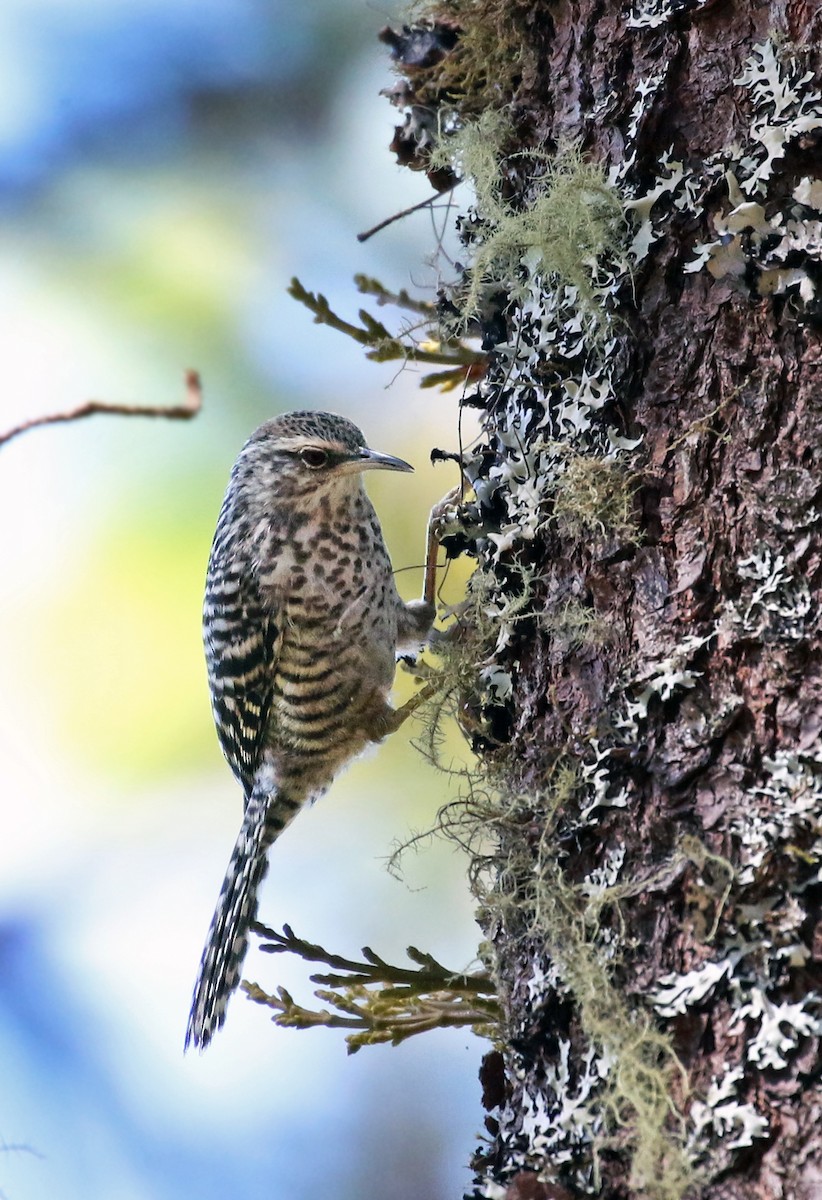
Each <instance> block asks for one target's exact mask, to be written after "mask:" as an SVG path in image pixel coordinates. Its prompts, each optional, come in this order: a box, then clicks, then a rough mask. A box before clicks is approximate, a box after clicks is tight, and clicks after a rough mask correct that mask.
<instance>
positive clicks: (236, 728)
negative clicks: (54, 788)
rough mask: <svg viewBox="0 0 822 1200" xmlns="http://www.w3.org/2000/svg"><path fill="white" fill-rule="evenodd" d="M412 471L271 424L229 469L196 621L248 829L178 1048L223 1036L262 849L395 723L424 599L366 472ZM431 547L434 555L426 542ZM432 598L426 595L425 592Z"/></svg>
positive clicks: (362, 449) (308, 430)
mask: <svg viewBox="0 0 822 1200" xmlns="http://www.w3.org/2000/svg"><path fill="white" fill-rule="evenodd" d="M375 469H381V470H388V471H411V470H413V468H412V467H411V466H409V464H408V463H406V462H403V460H402V459H401V458H392V457H391V456H390V455H387V454H379V453H378V452H377V451H375V450H370V449H369V448H368V446H367V445H366V443H365V439H364V437H363V435H362V433H361V432H360V430H359V429H358V428H357V427H356V426H355V425H352V423H351V422H350V421H347V420H346V419H345V418H344V417H338V416H334V415H332V414H331V413H323V412H293V413H287V414H285V415H284V416H280V417H275V418H274V419H273V420H271V421H266V423H265V424H264V425H261V426H260V428H259V429H257V430H256V432H255V433H253V434H252V435H251V437H250V438H249V440H248V441H247V442H246V444H245V446H244V447H243V449H242V450H241V451H240V455H239V457H238V459H237V461H236V462H235V464H234V468H233V470H232V472H231V478H230V481H229V485H228V490H227V492H226V496H225V500H224V501H223V506H222V509H221V511H220V516H219V520H218V522H217V530H216V533H215V535H214V542H213V545H212V548H211V557H210V559H209V564H208V573H207V577H206V594H205V605H204V613H203V634H204V640H205V652H206V661H207V665H208V680H209V686H210V689H211V703H212V711H213V714H214V721H215V724H216V726H217V735H218V737H219V739H220V742H221V745H222V748H223V752H224V753H225V756H226V758H227V759H228V762H229V765H230V767H231V769H232V771H233V772H234V774H235V775H236V777H237V779H238V780H239V782H240V783H241V785H242V788H243V792H244V795H245V814H244V816H243V822H242V825H241V827H240V832H239V835H238V837H237V841H236V843H235V845H234V850H233V852H232V855H231V861H230V862H229V864H228V870H227V871H226V875H225V879H224V881H223V886H222V890H221V892H220V897H219V899H218V901H217V907H216V910H215V912H214V916H213V918H212V921H211V928H210V930H209V933H208V938H207V940H206V944H205V949H204V950H203V955H202V959H201V960H200V969H199V974H198V976H197V982H196V984H195V986H194V995H193V998H192V1004H191V1013H190V1015H189V1019H188V1028H187V1030H186V1042H185V1044H186V1048H188V1046H189V1045H190V1044H191V1043H193V1044H194V1045H195V1046H198V1047H205V1046H207V1045H208V1043H209V1042H210V1041H211V1039H212V1037H213V1035H214V1033H215V1031H216V1030H217V1029H219V1028H220V1027H221V1026H222V1024H223V1022H224V1021H225V1012H226V1005H227V1003H228V1000H229V998H230V997H231V995H232V993H233V992H234V991H235V989H236V987H237V985H238V983H239V979H240V969H241V967H242V962H243V958H244V957H245V952H246V948H247V944H248V931H249V926H250V924H251V922H252V921H253V920H254V919H255V917H256V912H257V890H258V888H259V885H260V883H261V882H262V880H263V878H264V877H265V874H266V870H267V855H268V850H269V847H270V846H271V844H272V843H273V842H274V841H275V840H276V839H277V838H278V837H279V836H280V834H281V833H282V832H283V830H284V829H285V827H286V825H287V824H288V823H289V821H291V819H292V818H293V817H294V816H295V815H296V813H297V812H298V811H299V810H300V808H302V806H303V805H304V804H306V803H308V802H310V801H312V800H314V799H315V798H316V797H317V796H319V795H320V794H321V793H322V792H324V791H325V790H326V789H327V788H328V786H329V784H330V783H331V781H332V779H333V778H334V776H335V774H336V773H337V772H338V771H339V770H340V768H341V767H342V766H343V765H344V764H345V763H347V762H348V761H349V760H350V759H352V758H353V757H354V756H355V755H357V754H359V753H360V751H361V750H362V749H363V748H364V747H365V746H366V745H367V744H368V743H369V742H372V741H379V740H380V739H381V738H382V737H384V736H385V735H386V734H387V733H389V732H391V731H392V730H393V729H395V728H397V726H398V725H400V724H401V723H402V721H403V720H404V718H405V716H406V715H407V713H408V711H410V710H411V708H413V706H414V701H411V702H410V703H409V705H406V706H404V707H403V708H401V709H397V710H395V709H393V708H392V707H391V705H390V704H389V702H388V693H389V690H390V688H391V685H392V682H393V678H394V669H395V662H396V654H397V652H398V651H403V650H410V649H416V648H418V647H419V646H420V644H421V643H422V642H423V641H424V640H425V638H426V636H427V634H428V632H429V630H430V628H431V623H432V621H433V617H434V607H433V604H432V603H430V602H429V600H430V597H429V599H424V600H416V601H411V602H410V603H405V602H404V601H402V600H401V599H400V597H399V595H398V593H397V589H396V587H395V585H394V576H393V574H392V569H391V561H390V559H389V557H388V552H387V550H386V548H385V543H384V541H383V537H382V531H381V529H380V525H379V522H378V520H377V516H376V513H375V512H374V509H373V507H372V506H371V503H370V501H369V499H368V497H367V496H366V494H365V489H364V487H363V483H362V475H363V472H365V471H370V470H375ZM429 544H430V543H429ZM426 594H428V585H427V584H426Z"/></svg>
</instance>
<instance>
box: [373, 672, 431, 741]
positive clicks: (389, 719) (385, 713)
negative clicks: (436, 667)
mask: <svg viewBox="0 0 822 1200" xmlns="http://www.w3.org/2000/svg"><path fill="white" fill-rule="evenodd" d="M441 688H442V681H441V679H440V678H439V674H437V676H435V677H434V678H433V679H429V680H428V682H427V683H425V684H423V686H422V687H421V688H420V690H419V691H418V692H415V693H414V695H413V696H412V697H411V699H410V700H406V702H405V704H401V705H400V707H399V708H392V707H391V705H390V704H389V703H388V701H385V702H384V703H383V706H382V708H381V709H380V710H379V711H378V712H377V713H375V714H374V718H373V721H372V722H371V724H370V728H369V736H370V738H371V740H372V741H374V742H378V741H380V740H381V739H382V738H384V737H387V736H388V734H389V733H396V731H397V730H398V729H399V727H400V725H403V724H404V723H405V722H406V721H407V720H408V718H409V717H410V716H413V714H414V713H415V712H416V711H417V709H418V708H419V707H420V705H421V704H425V702H426V700H430V699H431V697H432V696H436V694H437V692H438V691H440V689H441Z"/></svg>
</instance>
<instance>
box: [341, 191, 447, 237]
mask: <svg viewBox="0 0 822 1200" xmlns="http://www.w3.org/2000/svg"><path fill="white" fill-rule="evenodd" d="M458 182H459V181H458ZM456 186H457V184H456V183H455V184H453V186H452V187H450V188H448V189H447V191H445V192H434V194H433V196H427V197H426V198H425V200H420V201H419V203H418V204H412V205H411V207H410V208H404V209H403V210H402V212H398V213H394V215H393V216H391V217H386V218H385V220H384V221H380V223H379V224H378V225H374V226H372V228H371V229H366V230H365V232H364V233H358V234H357V241H358V242H367V241H368V239H369V238H370V237H373V236H374V234H375V233H379V232H380V230H381V229H386V228H387V227H388V226H389V225H393V224H394V222H395V221H401V220H402V219H403V217H410V216H411V214H412V213H415V212H419V210H420V209H421V208H429V207H430V206H431V205H432V204H433V203H434V201H435V200H439V198H440V196H445V195H448V194H450V193H451V192H453V190H454V188H455V187H456Z"/></svg>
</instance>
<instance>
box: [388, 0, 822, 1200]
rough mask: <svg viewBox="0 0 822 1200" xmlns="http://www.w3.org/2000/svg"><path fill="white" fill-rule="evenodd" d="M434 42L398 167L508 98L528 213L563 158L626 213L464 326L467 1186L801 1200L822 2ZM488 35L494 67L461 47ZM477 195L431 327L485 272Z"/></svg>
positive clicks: (546, 19) (575, 17)
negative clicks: (481, 873)
mask: <svg viewBox="0 0 822 1200" xmlns="http://www.w3.org/2000/svg"><path fill="white" fill-rule="evenodd" d="M420 28H422V29H424V30H425V32H426V34H427V35H428V36H429V38H433V45H434V50H433V53H431V54H430V55H429V57H428V59H426V60H425V62H424V63H423V64H422V65H420V63H419V62H411V61H410V58H411V53H410V50H409V46H408V44H407V43H406V44H402V45H399V44H398V43H397V41H396V40H395V44H394V51H395V55H396V56H397V58H398V59H399V63H400V69H401V70H402V71H404V74H405V76H406V82H405V84H404V85H403V87H402V88H401V89H400V91H399V94H398V97H397V98H398V99H399V101H400V102H401V103H403V104H404V105H405V106H406V109H407V113H408V116H407V120H406V125H405V127H404V129H403V131H402V133H401V134H400V135H399V137H398V142H399V143H402V144H403V145H404V146H405V159H406V161H410V162H411V165H415V166H418V167H423V168H426V167H427V168H432V164H431V159H430V148H431V144H432V142H433V141H435V140H436V139H437V137H438V136H439V138H440V144H441V145H442V144H443V143H445V144H446V145H447V140H446V139H445V138H443V137H442V136H441V135H442V128H443V126H442V122H440V126H439V133H438V132H437V121H436V114H437V113H439V114H440V116H441V115H442V114H443V113H444V112H448V113H449V114H450V115H451V118H452V124H453V127H454V128H457V129H459V128H460V127H466V126H471V124H472V123H474V124H476V122H478V121H479V120H481V118H482V116H483V113H484V112H485V111H486V110H487V109H488V107H489V105H491V106H493V105H494V104H496V105H497V106H498V107H499V108H504V107H505V105H507V104H510V105H512V107H511V108H509V109H508V110H507V111H508V112H509V114H510V115H511V119H512V129H513V132H509V133H508V134H507V135H506V136H505V138H504V139H503V140H502V141H501V143H500V148H499V153H498V155H497V162H498V165H499V180H498V189H497V193H496V195H497V196H498V201H499V204H500V205H501V204H502V203H505V204H506V205H507V206H508V208H509V211H510V212H511V213H515V214H519V215H522V214H527V213H528V212H532V211H534V209H535V207H536V206H537V205H538V203H539V199H540V196H542V195H543V194H544V193H545V191H546V189H548V190H550V188H551V187H552V186H554V184H555V183H556V180H554V181H553V183H552V182H551V181H550V180H549V181H548V182H546V174H545V172H546V170H547V171H549V172H550V170H551V163H552V161H557V155H559V157H560V160H561V159H562V155H563V154H565V155H566V162H567V150H564V149H563V146H564V145H565V144H567V143H568V142H569V141H571V142H573V143H575V144H576V145H577V146H578V147H581V149H582V151H583V159H584V161H585V162H586V163H588V164H596V165H598V166H600V167H601V168H602V171H603V175H604V177H605V178H607V180H608V184H609V186H610V188H611V189H612V190H613V192H614V194H615V195H616V196H618V198H619V202H620V204H621V205H622V207H623V210H624V212H625V213H626V221H627V225H626V227H625V228H624V230H623V232H622V235H621V238H622V240H621V244H620V245H616V244H614V243H613V242H609V241H608V239H607V238H606V242H607V244H604V245H603V246H602V247H601V248H599V249H597V250H596V251H595V252H590V246H588V247H587V251H586V247H584V246H583V247H582V249H581V250H580V254H581V255H582V256H583V257H584V256H585V252H588V257H589V259H590V260H591V262H590V267H591V274H590V279H591V287H590V289H589V291H588V293H587V294H585V289H584V288H580V287H577V288H576V292H574V287H573V285H574V280H573V279H570V280H569V277H568V275H567V271H565V268H564V267H563V266H562V265H561V264H560V265H559V266H556V265H555V262H554V258H553V257H552V256H551V254H549V253H548V252H547V251H546V252H544V253H543V251H542V250H541V249H540V246H539V245H535V243H534V241H533V240H529V236H530V235H528V236H526V235H523V241H522V246H521V247H520V253H518V254H514V255H513V256H511V255H510V254H509V257H508V259H507V260H506V261H505V262H504V263H502V264H500V263H499V262H496V263H494V262H493V261H492V262H491V265H490V267H489V263H488V261H486V262H485V263H484V268H483V269H485V271H486V280H485V282H484V284H483V287H482V289H480V294H479V303H478V304H477V306H476V311H475V312H474V313H473V314H468V316H469V317H471V318H472V320H473V324H472V326H471V328H473V329H476V328H480V330H481V332H482V335H483V337H484V346H485V349H486V350H487V351H488V369H487V374H486V376H485V379H484V380H483V381H482V382H481V384H480V385H479V387H476V386H471V387H469V389H468V390H467V393H466V395H465V397H464V402H465V403H468V404H471V405H473V406H475V407H478V408H480V409H481V410H482V417H483V428H484V442H483V444H482V445H481V446H480V447H479V448H477V449H476V450H474V451H473V452H472V453H471V454H470V455H467V456H466V457H465V458H464V468H465V472H466V475H467V476H468V477H469V479H470V481H471V483H472V484H473V487H474V489H475V493H476V498H475V499H469V501H468V502H467V503H465V504H464V505H463V506H462V509H461V510H460V513H459V522H458V523H459V531H458V532H457V531H456V527H455V528H454V529H452V530H451V537H450V541H449V539H448V538H446V544H448V545H450V547H451V549H452V551H454V552H456V551H465V550H467V551H468V552H469V553H472V554H474V555H475V556H476V557H477V560H478V565H479V572H480V577H481V579H482V595H481V603H479V604H478V605H477V607H476V611H481V613H482V614H484V617H483V618H482V621H480V620H479V618H477V617H476V612H475V622H474V628H473V629H472V630H470V631H469V632H470V636H467V637H466V643H465V644H466V645H468V646H470V647H472V648H473V652H474V666H475V667H476V671H475V677H474V679H473V686H468V688H467V689H466V686H465V674H464V670H463V674H462V675H461V676H460V680H461V684H462V687H463V695H462V697H461V705H462V707H461V711H462V715H463V720H464V723H465V725H466V727H467V728H468V731H469V734H470V736H472V738H473V740H474V743H475V746H476V748H477V750H478V753H479V755H480V759H481V762H482V763H483V764H484V776H483V782H482V784H481V786H480V785H477V784H476V781H475V784H474V787H475V793H474V798H473V800H472V803H471V804H470V805H467V807H466V810H465V811H466V812H467V813H468V814H469V815H468V816H467V817H465V821H466V822H467V821H469V819H473V820H474V821H475V822H476V824H479V825H483V824H484V826H485V832H486V833H488V831H489V830H490V833H491V836H492V838H493V841H494V849H493V853H492V856H491V857H492V860H493V861H492V876H493V879H492V881H491V882H490V883H487V884H486V890H485V891H484V894H483V905H484V907H483V918H482V920H483V924H484V928H485V933H486V936H487V937H488V939H489V941H490V942H491V943H492V945H493V952H494V959H495V971H496V975H497V979H498V981H499V986H500V991H501V996H502V998H503V1001H504V1006H505V1011H506V1024H505V1029H504V1039H503V1045H502V1047H501V1052H500V1051H499V1050H495V1051H494V1052H492V1053H491V1054H490V1055H489V1056H488V1058H487V1060H486V1065H485V1069H484V1075H483V1085H484V1093H485V1102H486V1106H487V1108H488V1110H489V1113H490V1114H491V1115H490V1117H489V1130H490V1134H491V1140H490V1142H489V1144H488V1145H487V1146H485V1147H484V1148H483V1149H482V1151H481V1152H480V1153H479V1154H478V1156H477V1159H476V1167H477V1172H478V1175H477V1184H476V1191H475V1192H474V1193H473V1194H474V1195H476V1196H482V1197H491V1198H502V1197H506V1198H507V1200H526V1198H528V1200H549V1198H553V1200H566V1198H569V1197H578V1196H587V1195H599V1196H602V1197H608V1198H609V1200H616V1198H617V1197H619V1198H620V1200H629V1198H630V1200H639V1198H640V1197H660V1198H662V1200H672V1198H674V1197H684V1196H691V1197H694V1198H697V1197H699V1198H706V1200H707V1197H711V1198H712V1200H717V1198H721V1200H742V1198H743V1197H744V1198H746V1200H777V1198H785V1200H788V1198H790V1200H811V1198H813V1197H819V1196H822V1145H821V1144H820V1133H819V1128H820V1116H822V1088H820V1065H822V1063H821V1061H820V1055H819V1035H820V1033H822V1010H820V1000H819V991H820V990H822V978H821V977H820V962H822V920H821V919H820V894H821V893H820V882H819V880H820V863H822V838H820V818H821V817H822V742H820V726H822V640H821V639H820V632H821V623H820V608H819V601H820V592H821V591H822V570H821V563H822V558H821V555H822V512H820V509H819V508H818V507H817V506H819V505H820V466H821V464H820V458H821V457H822V436H821V435H820V428H822V342H821V340H820V332H819V330H820V318H822V290H820V289H822V236H821V235H822V224H820V222H822V165H820V164H821V163H822V158H821V157H820V152H821V151H822V98H821V95H820V94H821V93H822V50H820V41H822V14H820V10H819V7H818V6H817V5H811V4H807V3H803V2H801V0H773V2H771V3H761V4H747V3H742V2H741V0H736V2H730V0H728V2H726V3H723V2H721V0H718V2H714V3H711V2H710V0H708V2H706V3H699V2H698V0H690V2H689V0H669V2H667V3H666V2H665V0H658V2H653V0H651V2H649V3H647V4H644V5H643V4H640V5H638V6H637V7H636V8H635V9H633V10H629V9H627V8H625V7H620V6H618V5H615V4H610V3H602V2H601V0H577V2H576V3H565V2H558V3H545V2H544V0H542V2H539V0H537V2H535V3H533V4H518V3H510V4H507V5H503V4H502V3H498V4H496V5H495V4H492V3H490V2H487V0H486V2H484V3H480V2H478V0H461V2H454V3H451V4H447V5H440V6H439V8H436V7H435V8H434V9H432V11H431V15H430V18H429V19H427V20H424V21H423V22H422V25H421V26H420ZM455 29H456V30H457V31H458V37H457V40H456V43H455V42H454V37H453V31H454V30H455ZM443 30H445V31H446V33H445V34H443V37H442V40H441V42H439V43H438V42H437V36H438V31H440V32H441V31H443ZM489 31H490V36H491V38H492V40H493V39H496V44H497V46H498V47H499V46H500V45H503V44H504V47H505V49H506V51H507V50H511V51H512V54H511V55H510V58H509V61H510V62H513V63H514V64H515V65H514V66H513V67H512V68H511V69H510V70H509V72H508V74H507V75H506V74H505V72H504V71H501V70H500V67H499V64H498V63H497V62H495V64H494V67H493V70H492V71H490V72H489V73H486V75H485V76H483V73H482V71H481V70H480V69H479V68H478V67H477V63H476V61H474V62H473V63H471V62H469V65H468V67H466V65H465V62H464V61H462V62H461V61H460V60H459V58H458V57H457V58H455V55H458V54H459V52H460V45H461V41H460V39H463V42H462V44H463V45H467V46H468V47H469V48H471V47H474V48H476V47H477V46H480V45H485V44H487V43H486V42H484V41H483V39H482V37H481V36H480V35H481V34H482V33H483V32H485V33H488V32H489ZM430 48H431V47H430V45H429V46H428V49H429V50H430ZM473 53H474V54H475V55H476V54H477V53H478V51H477V50H476V49H474V50H473ZM404 56H405V57H404ZM443 64H444V65H443ZM449 64H451V66H450V68H449ZM454 64H456V65H454ZM449 70H450V71H451V74H449V73H448V71H449ZM460 72H461V75H460ZM489 74H491V75H493V84H494V86H493V87H489V86H488V83H489V79H488V75H489ZM455 78H456V79H457V82H456V83H455ZM478 81H479V82H478ZM472 89H473V90H472ZM432 114H434V115H433V116H432ZM403 138H404V141H403ZM409 147H410V150H409ZM522 151H526V152H528V154H529V155H531V156H532V157H522V156H521V152H522ZM535 151H536V157H533V154H534V152H535ZM517 155H520V157H517ZM577 166H579V164H578V163H577ZM453 169H454V170H456V171H459V170H460V159H459V155H456V156H455V160H454V163H453ZM467 169H468V170H471V167H470V165H469V167H468V168H467ZM575 169H576V168H574V167H573V166H571V167H568V166H567V165H566V166H565V167H563V168H562V169H561V172H560V174H562V172H564V175H563V178H565V179H566V181H567V180H568V179H570V181H571V186H572V187H573V186H574V180H575V179H576V184H577V186H578V191H579V196H578V199H579V200H580V202H581V203H583V204H585V203H595V202H596V201H595V200H594V201H592V200H591V185H590V180H588V181H587V182H586V181H582V182H580V177H579V176H578V175H577V176H575V175H574V171H575ZM442 171H443V162H442V156H440V159H439V160H436V161H435V162H434V164H433V169H432V178H434V180H435V181H437V180H440V181H441V185H442V186H446V185H447V182H448V179H447V178H446V179H445V180H443V178H442ZM486 182H487V181H486ZM482 183H483V181H482V180H479V181H478V182H477V191H478V194H479V196H480V200H479V202H478V204H477V206H476V209H475V210H474V211H473V212H472V213H471V214H469V215H467V216H466V219H465V221H464V223H463V232H464V238H465V241H466V247H467V251H469V252H473V253H474V259H473V268H472V263H471V261H470V260H469V261H468V266H467V269H466V281H465V282H464V284H463V290H462V292H461V291H460V287H459V286H457V287H456V288H455V289H454V290H453V292H452V293H451V294H450V296H449V298H448V300H447V302H446V304H445V306H444V307H445V309H446V310H448V311H453V310H454V308H455V307H456V308H459V306H460V296H461V295H462V296H464V290H465V286H467V284H468V282H470V278H471V271H472V269H473V270H474V273H475V280H476V276H477V272H478V270H479V268H478V267H477V265H476V264H477V247H479V253H480V254H481V252H482V247H483V246H485V247H488V246H489V245H491V246H492V250H493V234H494V230H495V228H498V226H499V221H500V210H499V208H496V209H494V211H492V212H489V211H488V208H487V206H486V208H485V209H483V204H482V195H483V188H482ZM486 191H487V189H486ZM609 236H610V235H609ZM541 254H542V258H540V255H541ZM593 258H596V263H595V264H594V263H593ZM506 271H507V272H508V274H507V276H506ZM564 271H565V273H563V272H564ZM569 288H570V290H569ZM475 298H476V297H475ZM575 321H576V324H574V322H575ZM626 496H627V498H628V503H627V513H628V516H627V518H626V516H625V514H624V513H621V512H618V509H619V503H620V502H622V501H624V500H625V497H626ZM575 513H576V517H575ZM465 621H466V624H467V625H470V623H471V616H470V611H469V615H468V616H466V617H465ZM478 646H479V647H480V651H479V652H477V647H478ZM466 653H467V651H466ZM477 790H479V791H481V792H482V795H483V796H484V797H487V796H488V795H489V794H490V793H491V792H493V799H492V800H487V801H483V802H482V803H480V802H478V801H477V799H476V794H477ZM461 828H462V830H463V832H465V828H466V825H465V823H463V825H462V826H461ZM476 834H477V829H476V828H471V829H470V830H469V831H468V833H466V834H465V836H466V837H468V838H469V840H470V839H471V838H472V837H474V836H475V835H476Z"/></svg>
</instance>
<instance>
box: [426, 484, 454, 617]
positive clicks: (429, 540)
mask: <svg viewBox="0 0 822 1200" xmlns="http://www.w3.org/2000/svg"><path fill="white" fill-rule="evenodd" d="M463 492H464V487H463V484H462V482H460V483H458V484H457V485H456V486H455V487H452V488H451V489H450V491H447V492H446V493H445V495H444V496H443V498H442V500H439V501H437V503H436V504H435V505H434V507H433V508H432V509H431V513H430V515H429V517H428V529H427V534H426V543H425V580H424V583H423V591H422V598H423V600H424V601H425V603H426V604H432V605H433V604H434V602H435V599H436V595H437V556H438V552H439V548H440V538H441V537H442V527H443V525H444V524H445V523H446V516H447V515H448V513H449V510H450V509H453V508H454V506H455V505H456V504H457V502H458V501H459V500H460V499H461V498H462V495H463Z"/></svg>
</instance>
